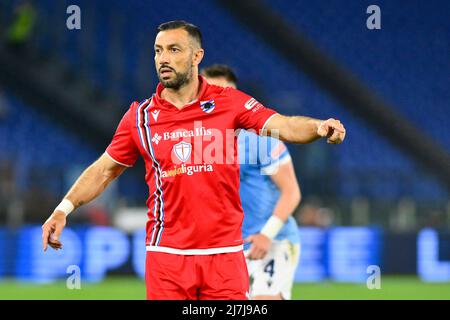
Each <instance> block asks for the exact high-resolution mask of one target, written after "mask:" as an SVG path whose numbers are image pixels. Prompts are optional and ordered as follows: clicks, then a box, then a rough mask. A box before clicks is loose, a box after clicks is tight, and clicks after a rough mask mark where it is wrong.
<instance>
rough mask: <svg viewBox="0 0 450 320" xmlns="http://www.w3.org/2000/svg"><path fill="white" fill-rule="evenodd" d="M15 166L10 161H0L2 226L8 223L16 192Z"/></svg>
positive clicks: (0, 216)
mask: <svg viewBox="0 0 450 320" xmlns="http://www.w3.org/2000/svg"><path fill="white" fill-rule="evenodd" d="M13 172H14V171H13V164H12V162H10V161H6V160H3V161H0V224H4V223H6V217H7V213H8V209H9V206H10V204H11V201H12V199H14V193H15V190H16V185H15V180H14V174H13Z"/></svg>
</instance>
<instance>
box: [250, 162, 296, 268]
mask: <svg viewBox="0 0 450 320" xmlns="http://www.w3.org/2000/svg"><path fill="white" fill-rule="evenodd" d="M270 178H271V179H272V181H273V182H274V183H275V185H276V186H277V187H278V189H279V191H280V197H279V198H278V201H277V204H276V205H275V208H274V210H273V213H272V217H271V218H270V219H269V220H268V222H267V224H266V226H265V227H264V228H263V229H262V231H261V233H258V234H254V235H251V236H249V237H248V238H247V239H246V241H248V242H251V243H252V246H251V247H250V252H249V255H248V258H249V259H263V258H264V257H265V256H266V254H267V252H268V251H269V249H270V245H271V243H272V239H273V238H274V237H275V236H276V233H277V232H278V231H279V229H281V227H282V226H283V225H284V223H285V222H286V220H287V219H288V218H289V217H290V216H291V215H292V214H293V213H294V210H295V208H297V206H298V205H299V203H300V201H301V192H300V186H299V184H298V182H297V177H296V176H295V171H294V166H293V164H292V160H289V161H288V162H286V163H283V164H281V165H280V167H279V168H278V171H277V172H276V173H274V174H272V175H270Z"/></svg>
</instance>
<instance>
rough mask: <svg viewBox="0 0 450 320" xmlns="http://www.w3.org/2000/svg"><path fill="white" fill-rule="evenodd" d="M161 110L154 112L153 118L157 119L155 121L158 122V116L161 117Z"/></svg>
mask: <svg viewBox="0 0 450 320" xmlns="http://www.w3.org/2000/svg"><path fill="white" fill-rule="evenodd" d="M160 111H161V110H153V111H152V116H153V119H155V121H157V120H158V116H159V112H160Z"/></svg>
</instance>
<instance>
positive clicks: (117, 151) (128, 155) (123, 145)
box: [105, 102, 139, 167]
mask: <svg viewBox="0 0 450 320" xmlns="http://www.w3.org/2000/svg"><path fill="white" fill-rule="evenodd" d="M135 103H136V102H133V104H132V105H131V106H130V108H129V109H128V111H127V112H126V113H125V114H124V116H123V117H122V120H120V123H119V125H118V127H117V129H116V132H115V134H114V136H113V138H112V141H111V143H110V144H109V146H108V147H107V148H106V151H105V153H106V154H107V155H108V156H109V157H110V158H111V159H112V160H113V161H114V162H117V163H118V164H121V165H123V166H127V167H132V166H133V165H134V163H135V162H136V160H137V159H138V157H139V149H138V147H137V146H136V143H135V142H134V140H133V136H132V132H131V129H132V119H133V117H132V114H133V112H132V109H133V105H134V104H135Z"/></svg>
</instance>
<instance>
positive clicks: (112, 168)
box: [64, 154, 126, 208]
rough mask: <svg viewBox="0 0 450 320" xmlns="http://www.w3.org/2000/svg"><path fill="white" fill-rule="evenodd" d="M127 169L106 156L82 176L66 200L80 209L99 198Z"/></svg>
mask: <svg viewBox="0 0 450 320" xmlns="http://www.w3.org/2000/svg"><path fill="white" fill-rule="evenodd" d="M125 169H126V167H124V166H121V165H119V164H117V163H115V162H114V161H112V160H111V159H110V158H109V157H108V156H107V155H105V154H104V155H102V156H101V157H100V158H99V159H98V160H97V161H95V162H94V163H93V164H92V165H90V166H89V167H88V168H87V169H86V170H85V171H84V172H83V173H82V174H81V175H80V177H79V178H78V179H77V181H76V182H75V183H74V184H73V186H72V187H71V188H70V190H69V192H68V193H67V195H66V196H65V197H64V198H65V199H68V200H70V201H71V202H72V203H73V205H74V207H75V208H78V207H80V206H82V205H83V204H86V203H88V202H90V201H92V200H94V199H95V198H97V197H98V196H99V195H100V194H101V193H102V192H103V191H104V190H105V189H106V187H107V186H108V185H109V184H110V183H111V182H112V181H113V180H114V179H116V178H117V177H118V176H119V175H120V174H121V173H122V172H123V171H124V170H125Z"/></svg>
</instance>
